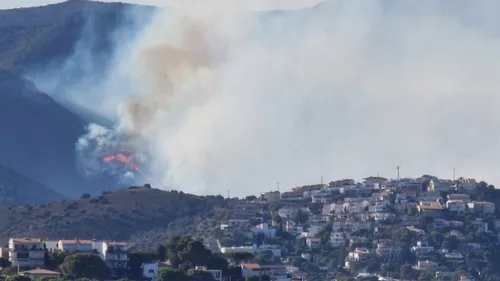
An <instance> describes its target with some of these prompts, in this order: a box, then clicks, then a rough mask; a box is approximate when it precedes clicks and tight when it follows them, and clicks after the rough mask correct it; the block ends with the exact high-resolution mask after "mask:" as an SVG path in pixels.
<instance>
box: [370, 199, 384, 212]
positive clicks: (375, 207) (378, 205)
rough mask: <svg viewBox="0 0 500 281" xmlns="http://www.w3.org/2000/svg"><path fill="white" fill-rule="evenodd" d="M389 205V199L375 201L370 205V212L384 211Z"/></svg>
mask: <svg viewBox="0 0 500 281" xmlns="http://www.w3.org/2000/svg"><path fill="white" fill-rule="evenodd" d="M388 206H389V201H385V200H384V201H375V202H372V203H371V204H370V205H369V206H368V212H370V213H380V212H384V211H385V210H386V209H387V207H388Z"/></svg>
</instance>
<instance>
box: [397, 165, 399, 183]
mask: <svg viewBox="0 0 500 281" xmlns="http://www.w3.org/2000/svg"><path fill="white" fill-rule="evenodd" d="M396 169H397V171H398V185H399V166H396Z"/></svg>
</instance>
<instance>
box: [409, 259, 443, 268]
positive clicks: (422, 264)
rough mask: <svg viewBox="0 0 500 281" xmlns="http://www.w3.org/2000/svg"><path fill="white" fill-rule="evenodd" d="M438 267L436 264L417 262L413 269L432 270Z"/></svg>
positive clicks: (425, 261)
mask: <svg viewBox="0 0 500 281" xmlns="http://www.w3.org/2000/svg"><path fill="white" fill-rule="evenodd" d="M437 267H438V264H437V263H435V262H432V261H428V260H422V261H417V265H416V266H414V267H413V268H414V269H416V270H433V269H436V268H437Z"/></svg>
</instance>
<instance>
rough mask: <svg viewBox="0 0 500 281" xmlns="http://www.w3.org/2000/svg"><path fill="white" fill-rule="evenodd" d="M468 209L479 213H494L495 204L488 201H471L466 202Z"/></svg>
mask: <svg viewBox="0 0 500 281" xmlns="http://www.w3.org/2000/svg"><path fill="white" fill-rule="evenodd" d="M467 206H468V207H469V209H471V210H472V211H474V213H480V214H493V213H495V204H494V203H492V202H488V201H472V202H471V203H468V204H467Z"/></svg>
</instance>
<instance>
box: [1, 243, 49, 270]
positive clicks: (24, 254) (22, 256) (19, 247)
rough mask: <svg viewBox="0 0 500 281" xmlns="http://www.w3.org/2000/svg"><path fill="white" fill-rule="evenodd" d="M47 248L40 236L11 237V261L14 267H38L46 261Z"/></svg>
mask: <svg viewBox="0 0 500 281" xmlns="http://www.w3.org/2000/svg"><path fill="white" fill-rule="evenodd" d="M44 258H45V249H44V246H43V241H42V240H41V239H40V238H10V239H9V261H10V262H11V263H12V266H13V267H17V266H19V267H24V268H37V267H42V266H43V265H44V261H45V259H44Z"/></svg>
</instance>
